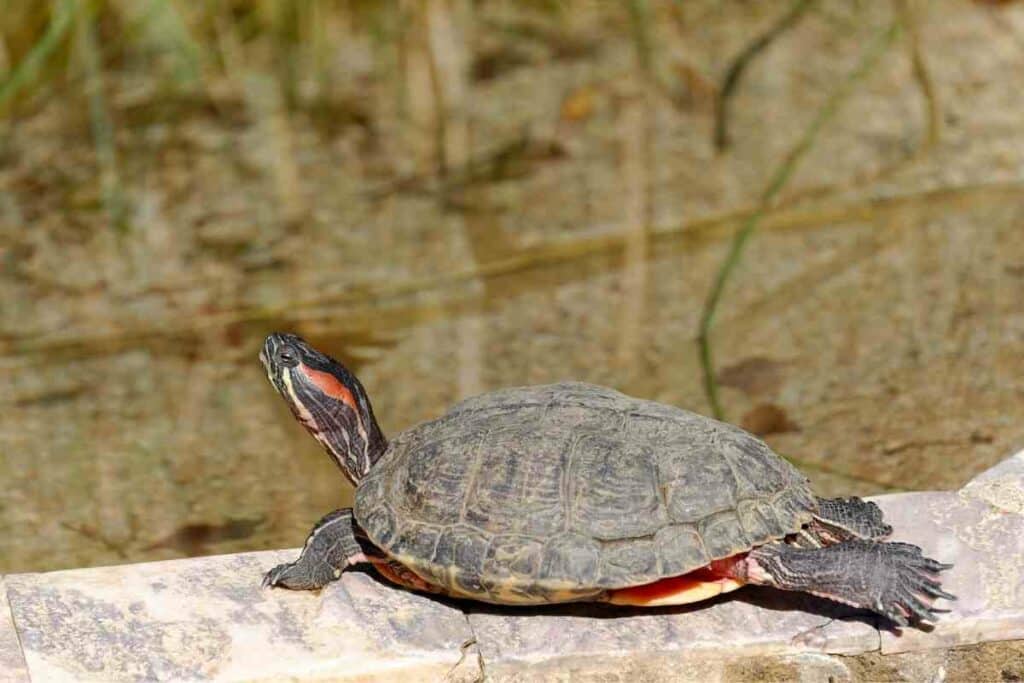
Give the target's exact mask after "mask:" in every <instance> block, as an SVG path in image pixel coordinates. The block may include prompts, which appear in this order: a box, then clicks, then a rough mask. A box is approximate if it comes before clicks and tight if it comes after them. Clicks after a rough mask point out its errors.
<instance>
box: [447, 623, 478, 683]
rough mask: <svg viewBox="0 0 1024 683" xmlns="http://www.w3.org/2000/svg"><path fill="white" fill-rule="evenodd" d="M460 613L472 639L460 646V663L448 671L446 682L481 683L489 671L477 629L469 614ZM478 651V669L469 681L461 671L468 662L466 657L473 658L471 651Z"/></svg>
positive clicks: (476, 668)
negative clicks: (485, 664) (485, 663)
mask: <svg viewBox="0 0 1024 683" xmlns="http://www.w3.org/2000/svg"><path fill="white" fill-rule="evenodd" d="M459 612H460V613H461V614H462V616H463V618H464V619H465V620H466V626H467V627H469V633H470V637H469V638H467V639H466V641H465V642H463V643H462V645H460V646H459V653H460V654H459V661H457V662H456V663H455V665H454V666H452V668H451V669H449V670H448V673H446V674H445V677H444V680H445V681H446V683H447V682H449V681H450V682H451V683H481V682H482V681H484V680H486V678H487V669H486V667H485V666H484V653H483V651H482V650H481V649H480V642H479V641H478V640H477V636H476V629H474V628H473V622H472V621H470V619H469V614H468V613H467V612H466V611H464V610H462V609H460V610H459ZM473 649H475V650H476V667H475V671H474V674H475V675H474V676H473V678H472V679H471V680H467V679H465V678H463V677H462V676H461V675H460V672H459V669H461V668H462V666H463V663H464V662H465V661H466V657H468V656H472V655H471V652H470V651H471V650H473Z"/></svg>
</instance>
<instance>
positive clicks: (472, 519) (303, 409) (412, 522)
mask: <svg viewBox="0 0 1024 683" xmlns="http://www.w3.org/2000/svg"><path fill="white" fill-rule="evenodd" d="M260 358H261V360H262V361H263V364H264V366H265V367H266V370H267V374H268V376H269V377H270V380H271V382H273V384H274V386H275V387H277V390H278V391H279V392H280V393H281V395H282V396H283V397H284V398H285V400H286V401H287V402H288V405H289V406H290V407H291V410H292V412H293V413H294V414H295V417H296V418H298V420H299V421H300V422H301V423H302V424H303V425H304V426H305V427H306V429H307V430H309V432H310V433H311V434H312V435H313V436H314V437H316V439H317V440H318V441H320V443H322V444H323V445H324V447H325V448H326V449H327V452H328V454H329V455H330V456H331V458H332V459H333V460H334V461H335V463H336V464H337V465H338V466H339V467H340V468H341V470H342V472H344V473H345V475H346V476H347V477H348V478H349V479H350V480H351V481H352V483H353V484H355V485H356V487H357V488H356V500H355V508H354V509H350V508H344V509H341V510H336V511H334V512H332V513H330V514H328V515H327V516H326V517H324V518H323V519H322V520H320V521H319V522H318V523H317V524H316V526H314V527H313V530H312V532H311V533H310V535H309V537H308V538H307V540H306V544H305V547H304V548H303V550H302V553H301V554H300V556H299V558H298V559H297V560H296V561H295V562H292V563H289V564H283V565H280V566H278V567H275V568H274V569H273V570H271V571H270V572H269V573H268V574H267V575H266V577H265V579H264V585H269V586H283V587H285V588H293V589H316V588H321V587H323V586H324V585H326V584H327V583H329V582H331V581H334V580H335V579H337V578H338V577H339V576H341V573H342V572H343V571H345V569H346V568H348V567H350V566H352V565H355V564H360V563H366V562H369V563H372V565H373V566H374V567H375V568H376V569H377V571H379V572H380V574H382V575H383V576H384V577H385V578H386V579H388V580H390V581H392V582H394V583H396V584H398V585H401V586H404V587H407V588H411V589H414V590H419V591H425V592H432V593H442V594H445V595H449V596H453V597H457V598H470V599H473V600H481V601H484V602H490V603H497V604H515V605H531V604H542V603H559V602H572V601H595V602H610V603H615V604H625V605H669V604H680V603H685V602H693V601H695V600H702V599H704V598H708V597H711V596H714V595H718V594H720V593H724V592H726V591H730V590H734V589H736V588H738V587H740V586H742V585H743V584H747V583H751V584H762V585H768V586H774V587H776V588H781V589H785V590H793V591H803V592H807V593H813V594H815V595H819V596H824V597H827V598H831V599H833V600H836V601H839V602H843V603H847V604H850V605H854V606H857V607H863V608H867V609H870V610H873V611H875V612H878V613H879V614H883V615H885V616H886V617H888V618H890V619H892V620H893V621H896V622H898V623H900V624H906V623H907V622H908V619H909V618H911V617H913V618H916V619H933V618H934V616H935V615H934V611H933V608H932V603H933V602H934V600H935V599H936V598H946V599H950V600H951V599H954V597H953V596H952V595H950V594H949V593H946V592H945V591H943V590H942V589H941V587H940V582H939V578H938V577H939V572H941V571H942V570H945V569H948V568H949V567H950V565H945V564H940V563H938V562H936V561H935V560H932V559H929V558H927V557H924V555H923V554H922V553H921V549H920V548H918V547H917V546H914V545H910V544H907V543H891V542H886V541H884V540H883V539H884V538H885V537H886V536H888V535H889V533H890V532H891V531H892V530H891V528H890V527H889V526H888V525H887V524H885V523H884V521H883V520H882V513H881V511H880V510H879V509H878V507H877V506H876V505H875V504H874V503H870V502H866V501H863V500H861V499H859V498H837V499H823V498H817V497H816V496H815V495H814V494H813V493H812V492H811V489H810V488H809V486H808V481H807V479H806V478H805V477H804V476H803V475H801V474H800V473H799V472H798V471H797V470H795V469H794V468H793V467H792V466H790V465H789V464H788V463H787V462H786V461H784V460H783V459H782V458H780V457H778V456H777V455H775V454H774V453H772V451H771V450H770V449H769V448H768V446H766V445H765V444H764V443H763V442H762V441H761V440H759V439H757V438H755V437H754V436H751V435H750V434H748V433H746V432H744V431H743V430H741V429H738V428H736V427H733V426H731V425H728V424H724V423H722V422H717V421H715V420H711V419H709V418H706V417H702V416H700V415H696V414H694V413H690V412H687V411H685V410H680V409H678V408H673V407H670V406H667V405H662V404H660V403H654V402H651V401H643V400H640V399H636V398H631V397H629V396H626V395H624V394H621V393H619V392H617V391H613V390H611V389H606V388H604V387H599V386H594V385H590V384H583V383H576V382H572V383H564V384H551V385H545V386H530V387H518V388H513V389H505V390H501V391H495V392H492V393H489V394H484V395H482V396H477V397H475V398H470V399H467V400H465V401H463V402H462V403H459V404H458V405H456V406H455V407H454V408H452V409H451V410H450V411H449V412H448V413H447V414H446V415H444V416H443V417H441V418H439V419H437V420H434V421H432V422H427V423H424V424H421V425H418V426H416V427H413V428H412V429H409V430H408V431H406V432H403V433H402V434H400V435H398V437H396V438H395V439H394V440H393V441H392V442H391V443H390V444H389V443H388V441H387V440H386V439H385V438H384V435H383V434H382V433H381V430H380V427H379V426H378V425H377V421H376V419H375V418H374V416H373V408H371V406H370V401H369V399H368V398H367V396H366V392H365V391H364V390H363V387H362V385H361V384H360V383H359V380H357V379H356V378H355V376H353V375H352V373H351V372H349V371H348V370H347V369H346V368H345V367H344V366H343V365H342V364H341V363H339V362H337V361H335V360H334V359H332V358H329V357H328V356H325V355H324V354H322V353H320V352H319V351H317V350H316V349H314V348H312V347H311V346H310V345H309V344H307V343H306V342H305V341H303V340H302V339H300V338H299V337H296V336H294V335H290V334H272V335H270V337H268V338H267V340H266V343H265V345H264V347H263V351H262V352H261V354H260Z"/></svg>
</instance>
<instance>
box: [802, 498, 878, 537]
mask: <svg viewBox="0 0 1024 683" xmlns="http://www.w3.org/2000/svg"><path fill="white" fill-rule="evenodd" d="M815 517H816V518H817V521H818V522H819V523H821V524H823V525H825V527H826V529H824V530H823V531H826V534H827V535H828V536H832V537H834V538H835V540H847V539H849V538H867V539H872V540H875V541H881V540H882V539H885V538H888V537H889V536H890V535H891V534H892V527H891V526H889V525H888V524H886V523H885V520H884V519H883V518H882V510H881V508H879V507H878V506H877V505H876V504H875V503H873V502H871V501H868V500H863V499H861V498H818V510H817V512H816V513H815Z"/></svg>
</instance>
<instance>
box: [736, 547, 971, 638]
mask: <svg viewBox="0 0 1024 683" xmlns="http://www.w3.org/2000/svg"><path fill="white" fill-rule="evenodd" d="M952 566H953V565H950V564H942V563H940V562H936V561H935V560H933V559H931V558H928V557H925V556H924V554H923V553H922V552H921V549H920V548H918V547H917V546H916V545H911V544H909V543H885V542H879V541H870V540H864V539H854V540H851V541H846V542H844V543H839V544H837V545H830V546H826V547H824V548H798V547H794V546H791V545H785V544H781V543H771V544H768V545H763V546H760V547H758V548H755V549H754V550H752V551H750V553H749V554H748V555H747V557H746V561H745V562H744V563H743V565H742V567H740V568H738V569H739V571H740V572H741V573H742V574H743V576H742V578H744V579H745V580H746V581H747V582H748V583H755V584H762V585H765V586H773V587H775V588H781V589H783V590H791V591H802V592H804V593H812V594H814V595H818V596H821V597H824V598H829V599H831V600H835V601H837V602H841V603H845V604H847V605H852V606H854V607H862V608H865V609H869V610H872V611H874V612H877V613H878V614H881V615H883V616H885V617H888V618H889V619H891V620H893V621H894V622H896V623H897V624H900V625H901V626H906V625H907V623H908V620H909V618H910V617H911V616H913V617H915V618H916V619H917V620H927V621H934V619H935V611H934V609H933V607H932V603H933V602H934V600H935V599H936V598H945V599H946V600H956V596H954V595H951V594H950V593H947V592H946V591H944V590H942V588H941V583H940V581H939V577H938V575H939V572H941V571H943V570H945V569H949V568H950V567H952Z"/></svg>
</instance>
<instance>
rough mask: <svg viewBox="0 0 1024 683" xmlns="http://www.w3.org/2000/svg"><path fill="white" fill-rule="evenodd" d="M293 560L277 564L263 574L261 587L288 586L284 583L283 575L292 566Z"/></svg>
mask: <svg viewBox="0 0 1024 683" xmlns="http://www.w3.org/2000/svg"><path fill="white" fill-rule="evenodd" d="M294 564H295V563H294V562H288V563H285V564H279V565H277V566H276V567H274V568H273V569H271V570H270V571H269V572H267V573H266V574H264V575H263V582H262V584H261V587H262V588H276V587H277V586H284V587H285V588H288V585H287V584H286V583H284V576H285V574H286V573H287V572H288V570H289V569H291V568H292V567H293V566H294Z"/></svg>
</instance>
